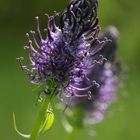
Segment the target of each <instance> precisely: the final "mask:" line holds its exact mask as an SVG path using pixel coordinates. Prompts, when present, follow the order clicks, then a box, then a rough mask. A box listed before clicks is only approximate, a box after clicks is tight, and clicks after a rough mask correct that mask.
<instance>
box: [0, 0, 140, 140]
mask: <svg viewBox="0 0 140 140" xmlns="http://www.w3.org/2000/svg"><path fill="white" fill-rule="evenodd" d="M67 2H68V0H0V140H22V139H23V138H21V137H20V136H18V134H16V132H15V131H14V128H13V120H12V112H15V113H16V118H17V125H18V127H19V129H20V130H22V131H23V132H25V133H28V132H30V130H31V128H32V125H33V124H34V122H35V120H36V116H37V113H38V110H39V108H38V107H36V106H35V101H36V95H35V93H34V91H33V88H32V86H31V84H30V83H29V81H28V80H27V78H26V76H25V75H24V74H23V73H22V72H21V71H20V68H19V66H18V64H17V62H16V57H18V56H25V55H26V53H25V51H24V50H23V46H24V45H25V42H26V37H25V33H26V32H28V31H29V30H31V29H34V27H35V23H34V17H35V16H37V15H38V16H40V18H41V24H42V26H41V27H45V25H46V17H45V16H44V13H49V14H52V13H53V11H54V10H56V11H61V10H63V9H64V7H65V6H66V4H67ZM139 5H140V1H139V0H133V1H128V0H99V18H100V25H101V27H102V29H105V28H106V27H107V26H108V25H115V26H116V27H117V28H118V30H119V32H120V37H119V40H118V44H119V48H118V55H119V56H120V58H121V59H122V60H123V63H124V64H125V67H126V69H127V75H128V79H127V80H126V81H125V84H124V86H123V88H121V89H120V90H119V92H118V101H117V102H115V103H113V104H112V105H111V106H110V109H109V111H108V113H107V114H106V118H105V119H104V121H103V122H102V123H100V124H98V125H96V126H94V130H96V136H95V137H89V136H88V135H87V133H86V132H85V131H80V132H78V133H77V136H76V138H75V139H76V140H78V139H81V140H84V139H86V140H91V139H94V140H126V139H127V140H132V139H134V140H140V58H139V57H140V46H139V44H140V33H139V32H140V27H139V26H140V15H139V14H140V6H139ZM60 117H61V112H59V111H56V118H55V123H54V125H53V127H52V128H51V130H49V131H48V133H46V134H44V135H41V136H40V138H39V139H40V140H47V139H51V140H58V139H61V140H67V139H68V135H67V133H66V132H65V130H64V129H63V127H62V125H61V119H60Z"/></svg>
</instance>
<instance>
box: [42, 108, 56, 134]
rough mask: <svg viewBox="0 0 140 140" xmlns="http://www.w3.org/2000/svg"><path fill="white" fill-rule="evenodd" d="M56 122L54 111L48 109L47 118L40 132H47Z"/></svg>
mask: <svg viewBox="0 0 140 140" xmlns="http://www.w3.org/2000/svg"><path fill="white" fill-rule="evenodd" d="M53 122H54V113H53V112H52V111H47V112H46V118H45V121H44V123H43V125H42V127H41V130H40V132H41V131H42V132H46V131H47V130H49V129H50V128H51V126H52V125H53Z"/></svg>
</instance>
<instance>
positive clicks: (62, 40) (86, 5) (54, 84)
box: [13, 0, 118, 140]
mask: <svg viewBox="0 0 140 140" xmlns="http://www.w3.org/2000/svg"><path fill="white" fill-rule="evenodd" d="M97 9H98V1H97V0H70V1H69V4H68V6H67V7H66V8H65V10H64V11H63V12H61V13H57V12H55V13H54V15H52V16H49V15H48V14H45V15H46V16H47V17H48V23H47V27H46V29H45V34H46V37H45V38H43V36H42V35H41V31H40V25H39V17H36V18H35V19H36V31H30V33H27V37H28V43H27V46H25V49H26V50H27V51H28V54H29V61H30V62H29V63H28V64H24V63H23V58H22V57H20V58H18V59H17V60H18V62H19V64H20V67H21V69H22V71H23V72H24V73H25V74H26V75H27V76H28V78H29V79H30V81H31V83H32V84H35V85H36V86H38V87H41V88H42V91H41V92H40V93H39V95H38V102H39V103H40V105H41V110H40V112H39V115H38V118H37V122H36V124H35V126H34V128H33V130H32V132H31V134H30V135H23V134H22V133H20V132H19V131H18V129H17V127H16V123H15V115H14V116H13V117H14V126H15V129H16V131H17V132H18V133H19V134H20V135H22V136H24V137H26V138H29V139H30V140H35V139H36V137H37V136H38V134H40V133H41V132H44V131H47V130H48V129H49V128H50V127H51V125H52V124H53V120H54V114H53V111H52V106H51V103H52V102H53V100H52V99H53V98H55V97H56V96H58V99H59V100H60V101H61V103H63V104H64V105H65V108H66V109H65V110H64V117H65V118H63V124H64V127H65V128H66V129H67V128H68V125H69V126H70V127H71V129H69V130H68V129H67V130H68V131H69V132H71V131H72V130H73V128H74V127H79V128H80V127H82V126H83V125H84V124H96V123H98V122H100V121H101V120H102V119H103V116H104V112H105V111H106V109H107V107H108V105H109V104H110V103H111V102H112V100H113V99H114V97H115V96H114V93H115V91H116V88H117V85H118V80H117V75H118V74H117V68H116V64H117V60H116V41H117V36H118V32H117V30H116V28H115V27H110V28H108V29H107V30H106V31H105V32H100V26H99V25H98V22H99V19H98V17H97ZM57 17H59V19H60V20H59V23H58V25H57V24H56V18H57ZM70 110H71V112H72V113H70ZM79 113H80V115H79Z"/></svg>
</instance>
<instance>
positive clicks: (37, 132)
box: [29, 96, 50, 140]
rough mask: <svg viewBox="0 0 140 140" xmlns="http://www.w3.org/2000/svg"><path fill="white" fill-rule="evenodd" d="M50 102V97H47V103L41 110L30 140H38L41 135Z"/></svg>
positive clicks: (45, 102)
mask: <svg viewBox="0 0 140 140" xmlns="http://www.w3.org/2000/svg"><path fill="white" fill-rule="evenodd" d="M49 102H50V97H49V96H46V98H45V101H44V102H43V104H42V107H41V110H40V112H39V115H38V118H37V121H36V123H35V125H34V128H33V130H32V132H31V136H30V138H29V140H36V138H37V136H38V134H39V131H40V128H41V125H42V121H43V120H44V115H45V114H46V110H47V108H48V105H49Z"/></svg>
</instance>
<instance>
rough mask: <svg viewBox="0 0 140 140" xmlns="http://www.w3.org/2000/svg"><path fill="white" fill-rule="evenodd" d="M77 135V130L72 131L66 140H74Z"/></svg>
mask: <svg viewBox="0 0 140 140" xmlns="http://www.w3.org/2000/svg"><path fill="white" fill-rule="evenodd" d="M76 135H77V129H73V131H72V132H71V133H70V134H69V137H68V140H74V139H75V137H76Z"/></svg>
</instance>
